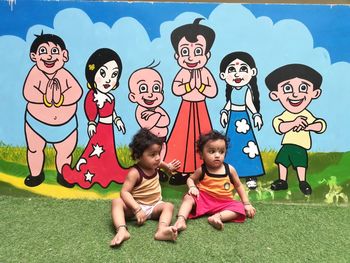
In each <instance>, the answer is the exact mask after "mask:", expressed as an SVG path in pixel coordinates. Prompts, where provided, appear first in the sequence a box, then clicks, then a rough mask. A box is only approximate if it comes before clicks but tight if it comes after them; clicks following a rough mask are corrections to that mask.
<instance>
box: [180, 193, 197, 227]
mask: <svg viewBox="0 0 350 263" xmlns="http://www.w3.org/2000/svg"><path fill="white" fill-rule="evenodd" d="M193 205H194V200H193V197H192V196H190V195H189V194H186V195H185V196H184V198H183V200H182V204H181V206H180V210H179V213H178V215H177V220H176V222H175V227H176V228H177V231H182V230H185V229H186V228H187V225H186V220H187V217H188V215H189V214H190V212H191V210H192V207H193Z"/></svg>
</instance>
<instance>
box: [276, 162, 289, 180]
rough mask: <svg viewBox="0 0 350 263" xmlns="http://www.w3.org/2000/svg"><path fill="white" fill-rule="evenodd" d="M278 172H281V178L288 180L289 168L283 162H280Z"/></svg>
mask: <svg viewBox="0 0 350 263" xmlns="http://www.w3.org/2000/svg"><path fill="white" fill-rule="evenodd" d="M278 172H279V176H280V179H281V180H283V181H286V180H287V173H288V168H287V167H285V166H283V165H282V164H278Z"/></svg>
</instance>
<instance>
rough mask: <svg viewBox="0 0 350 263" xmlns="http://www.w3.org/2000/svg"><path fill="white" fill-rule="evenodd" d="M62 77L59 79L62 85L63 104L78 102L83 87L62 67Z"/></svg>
mask: <svg viewBox="0 0 350 263" xmlns="http://www.w3.org/2000/svg"><path fill="white" fill-rule="evenodd" d="M62 72H63V74H62V78H61V79H59V81H60V82H61V85H62V84H64V86H63V87H62V95H63V96H64V101H63V105H72V104H75V103H77V102H78V100H79V99H80V98H81V96H82V95H83V89H82V88H81V86H80V84H79V82H78V81H77V80H76V79H75V78H74V76H73V75H72V74H71V73H70V72H69V71H68V70H66V69H62Z"/></svg>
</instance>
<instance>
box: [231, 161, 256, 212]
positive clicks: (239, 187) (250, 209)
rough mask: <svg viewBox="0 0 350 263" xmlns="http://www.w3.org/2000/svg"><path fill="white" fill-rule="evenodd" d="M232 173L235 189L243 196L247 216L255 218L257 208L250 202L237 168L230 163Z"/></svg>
mask: <svg viewBox="0 0 350 263" xmlns="http://www.w3.org/2000/svg"><path fill="white" fill-rule="evenodd" d="M230 173H231V175H232V177H233V182H234V186H235V189H236V191H237V193H238V195H239V197H240V198H241V201H242V203H243V205H244V210H245V212H246V214H247V216H248V217H249V218H253V217H254V215H255V212H256V210H255V208H254V207H253V206H252V205H251V203H250V202H249V199H248V196H247V194H246V192H245V190H244V187H243V184H242V183H241V181H240V180H239V178H238V175H237V172H236V170H235V168H233V167H232V166H231V165H230Z"/></svg>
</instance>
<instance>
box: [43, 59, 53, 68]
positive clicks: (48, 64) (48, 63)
mask: <svg viewBox="0 0 350 263" xmlns="http://www.w3.org/2000/svg"><path fill="white" fill-rule="evenodd" d="M42 61H43V62H44V65H45V67H47V68H52V67H53V66H55V63H56V61H57V59H56V60H53V61H47V60H42Z"/></svg>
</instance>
